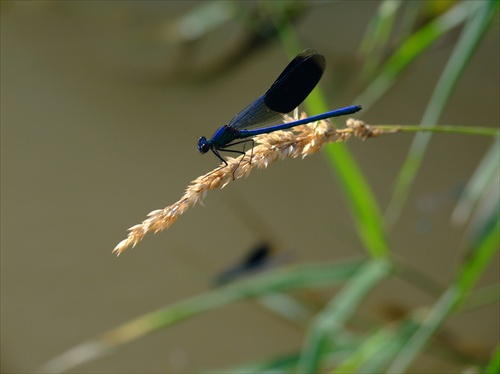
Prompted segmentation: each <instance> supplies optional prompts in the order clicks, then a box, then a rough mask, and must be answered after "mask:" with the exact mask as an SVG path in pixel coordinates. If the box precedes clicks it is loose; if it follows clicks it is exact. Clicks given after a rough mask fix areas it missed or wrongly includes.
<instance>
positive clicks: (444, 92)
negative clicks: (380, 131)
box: [386, 0, 499, 228]
mask: <svg viewBox="0 0 500 374" xmlns="http://www.w3.org/2000/svg"><path fill="white" fill-rule="evenodd" d="M498 4H499V2H498V1H494V0H490V1H487V2H486V1H484V2H483V1H480V2H465V3H461V4H459V5H457V6H455V8H457V7H459V6H461V7H466V9H468V10H469V12H468V13H467V14H468V17H469V19H468V21H467V24H466V27H465V29H464V30H463V32H462V34H461V37H460V39H459V40H458V42H457V44H456V46H455V49H454V50H453V53H452V54H451V56H450V58H449V60H448V63H447V64H446V67H445V69H444V71H443V74H442V75H441V77H440V78H439V81H438V83H437V85H436V88H435V89H434V92H433V94H432V96H431V99H430V101H429V105H428V106H427V109H426V111H425V113H424V116H423V118H422V121H421V123H422V125H424V126H436V124H437V121H438V120H439V117H440V115H441V113H442V111H443V109H444V107H445V105H446V103H447V101H448V99H449V98H450V96H451V94H452V93H453V90H454V88H455V86H456V84H457V83H458V80H459V79H460V77H461V75H462V72H463V71H464V69H465V66H466V65H467V63H468V62H469V61H470V59H471V57H472V55H473V54H474V51H475V50H476V48H477V46H478V44H479V42H480V40H481V39H482V37H483V35H484V33H485V32H486V30H487V28H488V26H489V24H490V22H491V20H492V19H493V15H494V14H495V13H496V12H497V10H498ZM469 7H470V9H469ZM455 8H454V9H455ZM454 9H452V10H451V11H454ZM451 11H450V12H451ZM430 139H431V135H430V134H418V135H417V136H416V137H415V139H414V141H413V143H412V145H411V148H410V151H409V153H408V157H407V159H406V161H405V163H404V165H403V167H402V169H401V172H400V173H399V175H398V177H397V180H396V187H395V190H394V194H393V196H392V199H391V202H390V203H389V207H388V209H387V212H386V223H387V227H389V228H390V227H391V226H393V224H394V223H395V222H396V221H397V219H398V217H399V214H400V212H401V209H402V207H403V205H404V202H405V201H406V198H407V196H408V193H409V189H410V187H411V185H412V184H413V182H414V180H415V178H416V174H417V172H418V170H419V169H420V165H421V163H422V160H423V157H424V154H425V151H426V149H427V146H428V144H429V141H430Z"/></svg>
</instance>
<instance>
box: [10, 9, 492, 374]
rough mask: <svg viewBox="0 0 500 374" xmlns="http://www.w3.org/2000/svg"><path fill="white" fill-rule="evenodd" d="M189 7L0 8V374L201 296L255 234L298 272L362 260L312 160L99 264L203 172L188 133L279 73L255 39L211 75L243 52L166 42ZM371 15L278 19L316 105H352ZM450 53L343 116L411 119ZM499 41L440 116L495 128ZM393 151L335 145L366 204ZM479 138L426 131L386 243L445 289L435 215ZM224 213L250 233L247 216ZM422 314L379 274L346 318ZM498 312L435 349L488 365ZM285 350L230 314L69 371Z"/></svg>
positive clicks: (233, 26) (280, 61) (215, 360)
mask: <svg viewBox="0 0 500 374" xmlns="http://www.w3.org/2000/svg"><path fill="white" fill-rule="evenodd" d="M200 4H201V3H200V2H173V1H172V2H170V1H169V2H39V1H35V2H29V1H23V2H2V8H1V17H2V18H1V156H2V157H1V219H2V221H1V229H2V230H1V312H2V313H1V339H2V340H1V343H2V344H1V350H2V357H1V365H2V372H27V371H34V370H36V369H37V368H38V367H39V366H40V365H42V364H43V363H44V362H46V361H47V360H49V359H51V358H52V357H54V356H56V355H57V354H60V353H62V352H63V351H65V350H67V349H68V348H70V347H72V346H74V345H77V344H79V343H81V342H83V341H85V340H87V339H90V338H92V337H94V336H96V335H98V334H100V333H102V332H104V331H106V330H108V329H110V328H112V327H115V326H117V325H118V324H121V323H124V322H125V321H128V320H130V319H132V318H134V317H137V316H139V315H141V314H143V313H146V312H148V311H151V310H153V309H156V308H159V307H162V306H164V305H168V304H171V303H173V302H175V301H179V300H182V299H185V298H188V297H191V296H193V295H197V294H200V293H203V292H204V291H206V290H208V289H210V287H211V282H212V281H213V278H214V276H215V275H216V274H217V273H218V272H219V271H221V270H222V269H224V268H225V267H227V266H228V265H229V264H231V263H232V262H233V261H234V260H236V259H237V258H239V257H241V256H242V255H243V253H245V251H247V250H248V249H249V248H250V247H251V246H252V245H254V244H255V243H256V242H258V241H260V240H261V239H262V237H264V236H266V238H267V237H268V236H271V238H270V239H271V240H273V242H275V243H277V246H278V247H279V248H280V249H288V250H293V253H294V255H295V257H294V259H293V261H296V262H298V263H304V262H313V261H326V260H335V259H342V258H347V257H352V256H356V255H362V254H363V250H362V247H361V244H360V241H359V240H358V238H357V235H356V232H355V230H354V228H353V224H352V223H351V218H350V216H349V214H348V212H347V210H346V207H345V203H344V200H343V197H342V195H341V194H340V192H339V188H338V185H337V184H336V183H335V180H334V177H333V175H332V173H331V171H330V169H329V167H328V165H327V163H326V162H325V159H324V158H323V157H322V156H321V155H315V156H313V157H308V158H306V159H304V160H299V159H297V160H287V161H285V162H281V163H278V164H275V165H272V166H271V167H270V168H269V169H268V170H265V171H257V172H254V173H252V175H251V177H250V178H248V179H247V180H239V181H237V182H236V183H232V184H230V185H229V186H228V187H227V188H226V189H224V190H222V191H215V192H213V193H210V194H209V195H208V196H207V198H206V199H205V207H201V206H197V207H195V208H194V209H192V210H190V211H189V212H187V213H186V214H185V215H184V216H183V217H182V218H181V219H180V220H179V221H178V222H177V223H175V224H174V225H173V226H172V228H171V229H169V230H168V231H166V232H164V233H161V234H158V235H156V236H150V237H148V238H147V239H146V240H144V241H143V242H141V243H140V244H139V245H138V246H137V247H136V248H134V249H133V250H129V251H127V252H125V253H124V254H123V255H122V256H120V258H116V257H115V256H113V255H112V254H111V250H112V249H113V248H114V246H115V245H116V244H117V243H118V242H119V241H120V240H122V239H124V238H125V236H126V229H127V228H128V227H130V226H132V225H134V224H136V223H139V222H140V221H142V220H143V219H144V218H145V217H146V214H147V213H148V212H150V211H152V210H154V209H160V208H163V207H165V206H167V205H170V204H171V203H173V202H175V201H177V200H178V199H179V197H180V196H181V194H182V192H183V190H184V188H185V186H186V185H187V183H188V182H189V181H191V180H192V179H194V178H195V177H197V176H199V175H201V174H203V173H205V172H207V171H208V170H211V169H212V168H213V167H214V166H215V165H216V164H217V160H216V158H215V157H213V155H210V154H209V155H206V156H204V157H202V156H200V155H199V153H198V152H197V150H196V141H197V138H198V137H199V136H201V135H205V136H207V137H208V136H210V135H211V134H212V133H213V131H215V130H216V128H218V127H219V126H220V125H222V124H224V123H225V122H227V121H228V120H229V119H231V118H232V116H233V115H235V114H236V113H237V112H238V111H239V110H241V109H242V108H243V107H245V106H246V105H247V104H249V103H250V102H251V101H252V100H254V99H255V98H257V97H258V96H259V95H261V94H262V93H263V92H264V91H265V90H266V89H267V87H269V85H270V84H271V83H272V82H273V80H274V79H275V78H276V77H277V76H278V74H279V73H280V72H281V70H282V69H283V68H284V67H285V66H286V64H287V62H288V58H287V57H286V55H285V53H284V51H283V48H282V46H281V45H280V43H279V42H278V41H277V40H270V41H268V42H261V43H256V46H255V47H254V48H252V49H250V48H248V50H247V51H239V52H238V53H240V56H241V57H242V58H240V59H235V60H234V61H233V63H231V64H230V66H225V65H224V64H223V63H224V58H230V57H228V56H231V53H235V51H238V49H239V48H241V46H242V45H243V42H242V40H244V39H245V32H244V31H242V29H241V27H240V26H239V25H238V23H237V22H228V23H226V24H225V25H224V26H223V27H222V28H220V29H217V30H215V31H213V32H212V33H210V36H209V37H207V38H206V39H204V40H202V41H199V42H197V43H181V41H182V36H181V35H180V34H179V31H178V30H179V25H178V22H179V20H180V19H182V17H183V16H185V15H186V14H187V13H188V12H189V11H191V10H192V9H194V8H195V7H198V6H200ZM376 7H377V2H375V1H355V2H326V3H322V4H320V3H318V6H316V7H312V8H311V9H309V10H308V11H307V12H305V13H304V14H302V15H301V17H300V18H298V19H297V20H296V31H297V34H298V35H299V38H300V40H301V42H302V44H303V46H304V47H309V48H314V49H317V50H318V51H320V52H321V53H323V54H324V55H325V56H326V58H327V61H328V65H327V71H326V73H325V77H324V78H323V82H322V87H323V88H325V92H327V95H328V99H329V100H328V102H329V107H330V108H331V109H334V108H337V107H342V106H346V105H349V104H351V100H352V99H353V98H354V96H355V94H356V92H357V90H358V89H359V87H353V86H352V84H350V83H349V82H354V81H355V79H354V77H355V75H356V74H357V68H359V66H360V65H361V62H360V61H358V57H357V55H356V49H357V47H358V45H359V42H360V40H361V38H362V37H363V33H364V31H365V27H366V25H367V23H368V22H369V20H370V18H371V17H372V16H373V14H374V12H375V9H376ZM452 46H453V43H450V44H446V41H443V43H442V44H441V45H438V46H436V47H435V48H433V49H432V50H431V51H430V52H428V53H426V54H425V55H424V56H423V57H422V58H420V59H419V61H418V62H417V63H416V64H415V65H414V66H413V67H412V68H411V69H410V70H409V71H408V72H407V73H406V74H405V76H404V78H403V79H401V80H400V81H399V82H398V84H397V85H396V86H394V87H393V88H392V89H391V90H390V91H389V93H388V94H387V95H385V96H384V97H383V99H382V100H380V101H379V102H378V103H377V105H375V106H374V107H373V108H371V109H370V110H366V111H363V112H361V113H360V115H359V116H357V117H359V118H362V119H364V120H365V121H367V122H369V123H372V124H418V123H419V121H420V118H421V116H422V113H423V110H424V109H425V106H426V105H427V103H428V100H429V97H430V94H431V92H432V90H433V88H434V85H435V82H436V79H437V77H439V74H440V73H441V72H442V67H443V65H444V63H445V62H446V61H447V58H448V57H449V54H450V51H451V48H452ZM498 48H499V47H498V24H496V25H494V27H493V28H492V29H491V30H490V31H489V32H488V35H487V36H486V38H485V39H484V41H483V43H482V44H481V45H480V47H479V49H478V53H477V54H476V56H475V57H474V58H473V60H472V61H471V63H470V65H469V66H468V68H467V70H466V72H465V75H464V77H463V79H462V81H461V82H460V84H459V86H458V87H457V90H456V92H455V95H454V96H453V98H452V100H451V102H450V103H449V105H448V109H447V110H446V111H445V113H444V116H443V118H442V121H441V123H443V124H455V125H478V126H495V125H496V126H498V124H499V109H498V102H499V98H500V97H499V96H500V95H499V85H498V82H499V72H498V67H499V53H498ZM243 52H245V53H243ZM235 55H238V54H237V53H235ZM219 63H220V64H221V65H218V64H219ZM207 66H208V67H210V69H206V71H205V70H204V68H206V67H207ZM218 67H220V70H218ZM339 90H342V92H339ZM355 104H363V103H355ZM336 123H338V124H339V125H341V124H342V123H343V119H338V120H337V121H336ZM411 140H412V136H411V135H407V134H398V135H391V136H385V137H381V138H378V139H375V140H370V141H367V142H359V141H357V140H352V141H351V142H350V143H349V147H350V148H351V150H352V152H353V153H354V155H355V157H356V159H357V161H358V162H359V163H360V165H361V168H362V170H363V171H364V172H365V175H366V177H367V178H368V180H369V181H370V183H371V184H372V187H373V189H374V191H375V193H376V196H377V197H378V199H379V202H380V204H381V206H382V207H385V206H386V204H387V202H388V199H389V197H390V194H391V191H392V190H391V188H392V184H393V181H394V178H395V176H396V174H397V172H398V170H399V168H400V167H401V164H402V161H403V160H404V158H405V156H406V154H407V151H408V146H409V144H410V142H411ZM490 144H491V139H488V138H486V137H471V136H460V135H437V136H435V137H434V138H433V140H432V143H431V147H430V149H429V152H428V153H427V155H426V158H425V162H424V165H423V168H422V170H421V172H420V174H419V177H418V179H417V181H416V184H415V186H414V187H413V189H412V191H411V192H412V194H411V197H410V201H409V202H408V205H407V206H406V209H405V212H404V214H403V216H402V219H401V220H400V221H399V222H398V224H397V227H396V228H395V230H394V232H393V235H392V236H391V244H392V247H393V249H394V251H395V252H396V253H397V254H398V255H399V256H401V257H403V258H405V260H406V261H408V262H409V263H412V264H414V266H415V267H417V268H419V269H422V270H423V271H424V272H425V273H426V274H427V275H428V276H429V277H431V278H432V279H434V280H436V281H437V282H439V283H442V284H446V283H447V282H448V281H449V280H450V276H451V274H453V270H454V265H455V264H456V262H457V261H458V259H459V258H460V256H461V255H462V254H461V253H459V251H460V248H461V245H463V243H462V242H461V237H462V234H463V229H461V228H456V227H453V226H452V225H451V223H450V220H449V217H450V213H451V211H452V210H453V207H454V202H455V200H456V197H457V190H459V188H460V186H462V185H463V183H464V182H465V181H467V179H468V178H469V177H470V175H471V173H472V172H473V170H474V168H475V167H476V165H477V163H478V162H479V160H480V159H481V158H482V157H483V155H484V152H485V150H486V149H488V147H489V146H490ZM240 201H244V203H245V204H246V205H248V206H249V207H251V210H252V215H255V216H257V217H258V220H259V223H258V224H252V222H248V220H247V218H246V212H245V211H244V209H243V210H242V209H240V204H238V202H240ZM332 210H334V213H332ZM259 225H262V226H264V227H266V231H267V232H261V230H260V229H259V228H258V227H259ZM255 227H257V228H255ZM490 270H491V271H490V272H489V274H488V276H487V277H486V279H484V282H485V283H492V282H493V281H494V280H495V279H497V280H498V266H497V267H496V268H495V269H490ZM430 304H432V299H431V298H430V297H428V296H427V295H424V294H422V293H421V292H420V291H416V290H415V289H414V288H412V287H409V286H408V285H407V284H405V283H403V282H400V281H396V280H392V281H390V282H387V283H386V284H385V285H384V286H383V287H381V288H379V289H378V290H377V292H376V293H375V294H374V295H373V296H372V297H371V298H370V299H369V300H368V302H367V303H366V305H365V306H364V308H365V312H366V313H367V315H372V316H375V317H376V318H387V316H386V315H385V313H384V311H386V310H387V305H396V306H398V307H401V308H415V307H417V306H419V305H422V306H426V305H430ZM498 313H499V310H498V305H496V306H491V307H488V308H482V309H481V310H478V311H471V312H468V313H465V314H461V315H460V316H459V317H457V318H452V319H451V320H450V325H449V326H445V328H446V329H447V334H449V335H448V338H450V339H451V340H453V341H454V342H456V344H457V345H459V346H461V347H465V348H467V349H472V350H478V351H480V352H485V351H486V352H487V351H488V350H489V349H490V348H491V347H492V346H494V345H495V344H496V343H497V342H498V340H499V322H498ZM302 339H303V334H302V331H300V330H299V329H297V328H295V327H294V326H292V325H289V324H287V323H285V322H283V321H280V320H278V319H276V318H274V317H273V316H272V315H271V314H269V313H267V312H266V311H265V310H264V309H263V308H261V307H260V306H258V305H257V304H255V303H253V302H242V303H239V304H237V305H232V306H229V307H226V308H223V309H220V310H217V311H214V312H212V313H208V314H205V315H203V316H201V317H197V318H194V319H191V320H189V321H186V322H184V323H181V324H179V325H176V326H174V327H173V328H170V329H168V330H165V331H162V332H160V333H157V334H153V335H151V336H149V337H147V338H145V339H142V340H140V341H138V342H135V343H133V344H130V345H127V346H126V347H123V348H122V349H120V350H118V351H116V352H115V353H113V354H112V355H110V356H107V357H104V358H102V359H99V360H97V361H94V362H92V363H89V364H86V365H84V366H81V367H79V368H78V369H77V370H75V372H122V373H123V372H159V371H162V372H165V371H166V372H181V371H182V372H191V371H194V370H202V369H208V368H217V367H225V366H229V365H233V364H237V363H243V362H245V361H247V360H255V359H258V358H264V357H270V356H273V355H278V354H285V353H287V352H291V351H293V350H297V349H299V348H300V345H301V342H302ZM431 361H432V360H431ZM428 365H429V366H428V367H434V368H440V367H441V366H440V365H441V363H439V362H431V363H429V364H428ZM433 365H434V366H433Z"/></svg>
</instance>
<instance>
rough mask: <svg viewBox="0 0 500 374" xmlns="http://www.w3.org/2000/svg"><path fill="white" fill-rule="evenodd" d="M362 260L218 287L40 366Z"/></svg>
mask: <svg viewBox="0 0 500 374" xmlns="http://www.w3.org/2000/svg"><path fill="white" fill-rule="evenodd" d="M362 264H363V262H362V261H361V260H352V261H349V262H344V263H338V262H337V263H333V264H319V265H304V266H296V267H288V268H286V269H281V270H279V271H276V272H273V273H267V274H262V275H261V276H258V277H255V278H252V279H248V280H246V281H241V282H238V283H234V284H231V285H229V286H227V287H221V288H218V289H217V290H214V291H211V292H207V293H204V294H201V295H199V296H195V297H193V298H190V299H187V300H183V301H180V302H178V303H176V304H173V305H170V306H168V307H165V308H162V309H159V310H156V311H153V312H150V313H148V314H145V315H143V316H141V317H138V318H136V319H134V320H132V321H129V322H127V323H125V324H123V325H121V326H119V327H117V328H115V329H113V330H110V331H108V332H106V333H104V334H103V335H102V336H101V337H99V338H97V339H94V340H91V341H89V342H85V343H83V344H80V345H78V346H77V347H74V348H72V349H70V350H69V351H67V352H65V353H63V354H61V355H60V356H58V357H56V358H54V359H52V360H51V361H50V362H48V363H46V364H45V365H44V367H43V368H42V369H43V371H47V372H52V373H55V372H62V371H67V370H69V369H70V368H72V367H74V366H77V365H80V364H82V363H84V362H88V361H90V360H93V359H96V358H98V357H100V356H103V355H105V354H108V353H109V352H110V351H111V350H112V349H114V348H116V347H118V346H120V345H123V344H126V343H129V342H131V341H134V340H137V339H139V338H142V337H144V336H146V335H148V334H151V333H152V332H154V331H157V330H160V329H163V328H166V327H168V326H171V325H174V324H176V323H179V322H181V321H183V320H185V319H187V318H190V317H194V316H196V315H198V314H201V313H203V312H207V311H209V310H212V309H215V308H220V307H222V306H224V305H227V304H230V303H233V302H236V301H239V300H243V299H248V298H254V297H260V296H263V295H268V294H271V293H277V292H285V291H290V290H294V289H298V288H304V287H310V286H318V285H322V284H323V285H326V284H330V285H331V284H334V283H340V282H343V281H345V280H347V279H349V278H350V277H351V276H352V275H353V274H354V273H356V272H357V270H358V269H359V268H360V267H361V266H362Z"/></svg>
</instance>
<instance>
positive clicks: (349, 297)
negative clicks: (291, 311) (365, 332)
mask: <svg viewBox="0 0 500 374" xmlns="http://www.w3.org/2000/svg"><path fill="white" fill-rule="evenodd" d="M390 271H391V265H390V264H389V262H387V261H385V260H377V261H371V262H368V263H366V264H365V265H363V266H362V267H360V268H359V269H358V271H356V274H354V275H353V277H352V278H351V279H350V280H349V282H348V283H347V284H346V285H345V286H344V288H343V289H342V290H341V291H340V292H339V293H338V295H337V296H336V297H335V298H334V299H333V300H332V301H330V303H328V305H327V306H326V307H325V308H324V310H323V311H322V312H321V313H320V314H319V315H318V317H317V318H316V319H315V321H314V324H313V326H312V327H311V329H310V331H309V334H308V336H307V338H306V341H305V344H304V347H303V349H302V353H301V356H300V361H299V365H298V368H297V372H298V373H316V372H318V369H319V368H320V366H321V363H322V359H323V357H324V353H325V352H324V348H325V345H326V343H327V342H328V339H329V336H330V335H335V334H336V333H338V332H339V331H340V330H341V329H342V328H343V326H344V324H345V323H346V322H347V320H348V319H349V317H351V316H352V315H353V313H354V311H355V310H357V309H358V307H359V304H360V303H361V302H363V301H364V300H365V298H366V296H367V295H368V293H369V292H370V291H371V290H373V288H374V287H375V286H376V285H378V284H379V283H380V282H381V281H382V280H383V279H384V278H385V277H386V276H387V275H388V274H389V272H390Z"/></svg>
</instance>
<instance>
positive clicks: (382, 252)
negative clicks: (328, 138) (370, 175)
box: [279, 23, 389, 258]
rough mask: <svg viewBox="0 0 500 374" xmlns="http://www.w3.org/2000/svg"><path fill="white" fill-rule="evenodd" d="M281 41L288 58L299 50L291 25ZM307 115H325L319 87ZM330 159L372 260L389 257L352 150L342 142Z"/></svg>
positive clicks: (328, 148) (379, 218) (283, 31)
mask: <svg viewBox="0 0 500 374" xmlns="http://www.w3.org/2000/svg"><path fill="white" fill-rule="evenodd" d="M281 25H282V27H281V28H280V30H279V35H280V38H281V40H282V42H283V45H284V46H285V49H286V50H287V53H288V54H289V55H293V54H294V53H295V51H296V50H297V49H299V43H298V39H297V38H296V36H295V34H294V31H293V29H292V28H291V27H290V25H289V24H287V23H286V24H285V23H282V24H281ZM305 105H306V108H307V111H308V112H311V113H324V109H326V105H325V100H324V98H323V95H322V94H321V92H320V90H319V89H318V87H316V89H314V90H313V92H312V93H311V94H310V95H309V97H308V98H307V99H306V101H305ZM325 153H326V156H327V160H328V161H329V163H330V165H331V167H332V169H333V170H334V172H335V174H336V176H337V178H338V180H339V183H340V185H341V186H342V189H343V191H344V194H345V197H346V199H347V203H348V206H349V209H350V211H351V215H352V217H353V219H354V221H355V224H356V229H357V231H358V234H359V236H360V237H361V241H362V243H363V245H364V248H365V249H366V251H367V252H368V253H369V254H370V255H371V257H372V258H382V257H387V256H388V255H389V245H388V242H387V236H386V233H385V230H384V227H383V223H382V222H383V219H382V213H381V211H380V208H379V206H378V203H377V201H376V199H375V196H374V194H373V192H372V190H371V188H370V185H369V184H368V182H367V181H366V179H365V178H364V176H363V173H362V172H361V170H360V169H359V167H358V165H357V163H356V161H355V160H354V158H353V157H352V155H351V153H350V152H349V149H348V148H347V147H346V146H345V145H344V144H341V143H337V144H335V146H334V147H331V146H329V145H327V146H326V147H325Z"/></svg>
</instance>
